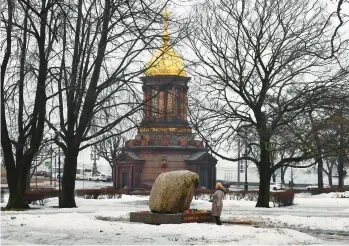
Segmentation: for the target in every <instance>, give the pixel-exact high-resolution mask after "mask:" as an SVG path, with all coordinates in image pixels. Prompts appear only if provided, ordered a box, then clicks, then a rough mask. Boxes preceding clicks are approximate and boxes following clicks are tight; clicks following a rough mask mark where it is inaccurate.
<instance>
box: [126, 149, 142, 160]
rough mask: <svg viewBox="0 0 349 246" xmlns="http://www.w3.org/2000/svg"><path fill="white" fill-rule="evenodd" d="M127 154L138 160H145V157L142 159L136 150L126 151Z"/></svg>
mask: <svg viewBox="0 0 349 246" xmlns="http://www.w3.org/2000/svg"><path fill="white" fill-rule="evenodd" d="M125 154H127V155H128V156H129V157H131V158H132V159H134V160H138V161H144V159H142V158H141V157H139V156H138V155H137V154H136V153H135V152H132V151H125Z"/></svg>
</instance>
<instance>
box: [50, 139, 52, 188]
mask: <svg viewBox="0 0 349 246" xmlns="http://www.w3.org/2000/svg"><path fill="white" fill-rule="evenodd" d="M50 172H51V175H50V185H52V142H51V146H50Z"/></svg>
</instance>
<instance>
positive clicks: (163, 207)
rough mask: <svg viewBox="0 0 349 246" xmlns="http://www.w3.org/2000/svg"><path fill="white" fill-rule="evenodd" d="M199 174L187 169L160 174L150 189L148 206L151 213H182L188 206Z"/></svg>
mask: <svg viewBox="0 0 349 246" xmlns="http://www.w3.org/2000/svg"><path fill="white" fill-rule="evenodd" d="M198 184H199V175H198V174H197V173H194V172H190V171H187V170H180V171H172V172H166V173H162V174H160V175H159V176H158V177H157V178H156V180H155V182H154V184H153V187H152V189H151V192H150V197H149V208H150V210H151V211H152V212H153V213H183V212H184V211H185V210H187V209H189V208H190V203H191V201H192V199H193V196H194V191H195V187H197V185H198Z"/></svg>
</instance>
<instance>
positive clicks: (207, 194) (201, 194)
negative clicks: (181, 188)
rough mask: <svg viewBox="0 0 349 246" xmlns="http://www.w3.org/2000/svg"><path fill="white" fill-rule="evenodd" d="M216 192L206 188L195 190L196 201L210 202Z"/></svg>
mask: <svg viewBox="0 0 349 246" xmlns="http://www.w3.org/2000/svg"><path fill="white" fill-rule="evenodd" d="M213 193H214V191H213V190H209V189H206V188H199V189H196V190H195V194H194V199H195V200H199V199H200V200H210V199H211V197H212V195H213Z"/></svg>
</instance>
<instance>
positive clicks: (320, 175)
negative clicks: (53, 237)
mask: <svg viewBox="0 0 349 246" xmlns="http://www.w3.org/2000/svg"><path fill="white" fill-rule="evenodd" d="M317 165H318V167H317V184H318V188H324V177H323V171H322V170H323V168H324V163H323V160H322V157H321V153H320V156H319V157H318V158H317Z"/></svg>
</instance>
